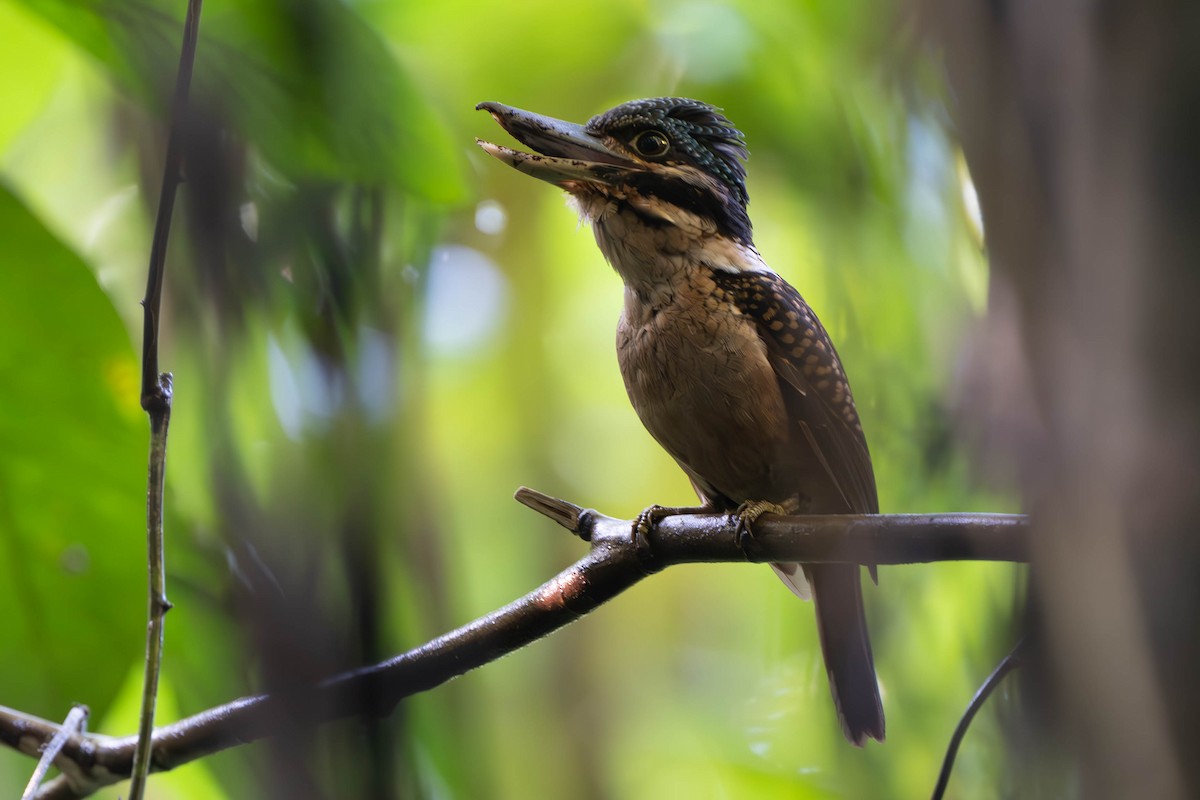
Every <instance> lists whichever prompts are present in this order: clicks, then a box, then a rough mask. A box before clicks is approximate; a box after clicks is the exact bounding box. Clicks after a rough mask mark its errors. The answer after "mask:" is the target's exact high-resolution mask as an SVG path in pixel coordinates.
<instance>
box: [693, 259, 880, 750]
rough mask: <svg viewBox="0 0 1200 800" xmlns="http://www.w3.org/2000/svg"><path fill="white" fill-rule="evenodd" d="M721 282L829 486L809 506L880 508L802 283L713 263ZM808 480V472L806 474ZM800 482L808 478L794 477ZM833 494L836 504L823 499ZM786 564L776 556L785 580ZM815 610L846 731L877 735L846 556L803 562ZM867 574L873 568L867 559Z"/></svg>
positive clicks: (851, 413)
mask: <svg viewBox="0 0 1200 800" xmlns="http://www.w3.org/2000/svg"><path fill="white" fill-rule="evenodd" d="M713 279H714V280H715V281H716V283H717V286H718V287H719V290H720V291H723V292H725V294H726V298H727V299H728V300H730V301H732V302H733V303H734V304H735V305H736V306H737V308H738V309H739V310H740V311H741V312H742V313H743V314H745V315H746V316H747V317H751V318H753V319H754V321H755V323H756V324H757V326H758V332H759V335H760V336H761V337H762V340H763V342H764V343H765V344H766V346H767V352H768V354H769V356H770V358H771V363H772V366H773V367H774V368H775V373H776V374H777V375H778V376H779V387H780V390H781V391H782V392H783V396H784V400H785V402H786V403H787V407H788V413H789V414H790V415H791V417H792V419H794V420H795V421H796V426H797V439H798V442H797V444H798V445H799V444H801V443H803V445H804V446H806V447H807V448H808V449H809V450H810V451H811V452H812V455H813V457H814V458H815V459H816V460H817V461H818V463H819V465H820V470H819V472H818V474H820V472H823V473H824V474H825V476H826V477H827V478H828V480H829V481H830V484H831V486H832V487H833V488H834V490H835V491H833V492H820V493H819V494H820V497H821V504H820V505H816V504H814V507H813V508H811V509H810V511H812V512H816V513H827V514H834V513H846V512H850V513H860V514H874V513H877V512H878V511H879V499H878V497H877V495H876V493H875V474H874V472H873V471H872V469H871V455H870V453H868V452H867V440H866V438H865V437H864V436H863V431H862V425H861V424H860V423H859V420H858V411H857V410H856V409H855V408H854V397H853V396H852V395H851V394H850V384H849V382H848V381H847V380H846V373H845V371H844V370H843V369H842V362H841V360H840V359H839V358H838V355H837V351H836V350H835V349H834V347H833V342H831V341H830V340H829V334H827V333H826V332H825V328H824V327H823V326H822V325H821V322H820V320H818V319H817V315H816V314H814V313H813V312H812V309H811V308H809V307H808V304H807V303H805V302H804V298H802V297H801V296H800V293H799V292H797V291H796V290H795V289H794V288H792V287H791V286H790V285H789V284H788V283H787V281H785V280H783V279H782V278H780V277H779V276H778V275H774V274H772V273H769V272H739V273H717V274H714V278H713ZM806 480H809V479H806ZM797 489H799V490H801V491H806V492H807V491H809V490H810V489H811V487H803V486H799V487H797ZM832 504H837V505H839V506H840V507H837V508H833V507H829V506H830V505H832ZM787 567H788V565H777V569H779V570H781V572H783V577H784V581H785V582H786V583H787V584H789V585H793V586H794V585H795V582H794V581H792V580H791V579H789V578H788V577H787V574H786V570H787ZM804 574H805V575H806V576H807V578H808V581H809V583H810V584H811V586H812V596H813V601H814V603H815V604H816V607H817V608H816V611H817V632H818V634H819V637H820V640H821V651H822V653H823V654H824V657H825V669H826V671H827V672H828V674H829V687H830V689H831V690H832V691H833V702H834V706H835V707H836V708H837V712H838V717H839V719H840V720H841V723H842V731H843V732H844V733H845V734H846V738H847V739H848V740H849V741H850V742H852V743H853V744H856V745H860V746H861V745H862V744H863V743H864V742H865V741H866V740H867V739H868V738H873V739H878V740H879V741H883V738H884V727H885V725H884V718H883V703H882V702H881V700H880V697H879V685H878V682H877V681H876V679H875V661H874V657H873V656H872V654H871V640H870V638H869V636H868V635H867V620H866V616H865V613H864V610H863V598H862V587H861V584H860V582H859V568H858V567H857V566H855V565H852V564H820V565H814V564H810V565H805V566H804ZM871 576H872V577H875V572H874V569H872V570H871Z"/></svg>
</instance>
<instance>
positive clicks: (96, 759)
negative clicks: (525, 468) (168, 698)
mask: <svg viewBox="0 0 1200 800" xmlns="http://www.w3.org/2000/svg"><path fill="white" fill-rule="evenodd" d="M519 499H521V501H522V502H524V503H526V505H530V506H531V507H534V508H537V510H539V511H540V512H542V513H545V514H546V515H547V516H549V517H550V518H552V519H554V520H555V521H556V522H559V523H560V524H563V525H564V527H567V528H568V529H569V530H571V531H572V532H573V533H575V534H576V535H577V536H579V537H580V538H581V539H584V540H585V541H588V542H590V549H589V552H588V554H587V555H586V556H584V557H583V558H582V559H580V560H579V561H578V562H576V563H575V564H573V565H572V566H570V567H569V568H567V569H566V570H564V571H563V572H561V573H559V574H558V575H557V576H555V577H554V578H553V579H552V580H550V581H549V582H547V583H545V584H543V585H542V586H540V587H539V588H537V589H536V590H534V591H533V592H530V593H529V594H527V595H525V596H524V597H522V598H521V599H519V600H517V601H515V602H513V603H510V604H509V605H507V606H505V607H503V608H501V609H499V610H497V611H494V612H492V613H491V614H488V615H487V616H484V617H481V618H479V619H477V620H475V621H474V622H472V623H469V624H467V625H465V626H463V627H461V628H458V629H457V630H454V631H451V632H450V633H447V634H445V635H444V636H441V637H439V638H437V639H434V640H433V641H431V642H429V643H427V644H424V645H422V646H420V647H418V648H416V649H414V650H410V651H408V652H407V653H403V654H401V655H399V656H396V657H395V658H392V659H390V660H388V661H384V662H383V663H380V664H377V665H374V666H371V667H366V668H363V669H358V670H354V671H351V672H347V673H343V674H340V675H336V676H334V677H332V678H329V679H328V680H326V681H324V682H322V683H320V684H318V685H316V686H314V687H313V688H312V690H311V691H309V692H305V693H303V694H302V695H299V694H293V695H290V696H286V697H284V696H275V695H260V696H257V697H244V698H241V699H239V700H235V701H233V702H232V703H228V704H226V705H223V706H218V707H216V708H212V709H209V710H208V711H204V712H202V713H200V714H197V715H195V716H192V717H188V718H187V719H183V720H180V721H179V722H176V723H173V724H171V725H166V726H163V727H160V728H158V729H156V730H155V731H154V747H153V759H152V761H151V769H153V770H168V769H173V768H175V767H177V766H180V765H181V764H185V763H187V762H189V761H194V760H196V759H198V758H202V757H204V756H207V755H211V754H213V753H216V752H220V751H222V750H227V749H229V748H232V747H238V746H240V745H243V744H246V743H248V742H252V741H255V740H258V739H261V738H264V737H266V736H271V735H274V734H276V733H279V732H280V731H282V730H285V729H289V728H294V727H295V726H296V725H299V724H309V725H311V724H318V723H322V722H326V721H329V720H333V719H338V718H342V717H348V716H353V715H358V714H371V715H375V716H381V715H386V714H389V713H391V711H392V709H393V708H394V707H395V705H396V704H397V703H398V702H400V701H401V700H403V699H404V698H406V697H409V696H411V695H413V694H416V693H418V692H423V691H426V690H428V689H432V688H434V687H436V686H440V685H441V684H443V683H445V682H446V681H448V680H450V679H451V678H454V677H456V676H459V675H462V674H463V673H465V672H469V671H470V670H473V669H475V668H476V667H479V666H482V665H484V664H488V663H490V662H492V661H495V660H497V659H499V658H500V657H502V656H504V655H507V654H508V653H511V652H513V651H515V650H518V649H520V648H521V647H524V646H525V645H527V644H529V643H531V642H534V641H536V640H537V639H540V638H542V637H543V636H546V635H547V634H549V633H552V632H553V631H555V630H557V629H559V628H561V627H563V626H565V625H567V624H568V623H570V622H573V621H574V620H576V619H578V618H580V617H581V616H583V615H585V614H587V613H588V612H590V611H592V610H593V609H595V608H597V607H598V606H600V605H601V604H603V603H604V602H606V601H607V600H610V599H611V598H613V597H615V596H616V595H618V594H620V593H621V592H623V591H625V590H626V589H628V588H629V587H631V586H633V585H634V584H635V583H637V582H638V581H640V580H642V579H643V578H645V577H646V576H648V575H651V574H653V573H654V572H657V571H659V570H662V569H664V568H666V567H668V566H671V565H673V564H685V563H696V562H742V563H745V562H747V561H753V562H764V561H805V562H810V563H811V562H844V563H860V564H909V563H923V562H933V561H949V560H963V559H970V560H991V561H1024V560H1026V555H1027V553H1028V549H1029V545H1028V527H1027V522H1026V519H1025V518H1024V517H1023V516H1018V515H1012V514H900V515H863V516H860V515H841V516H838V515H833V516H800V517H775V516H763V517H762V518H760V519H759V520H758V522H757V523H756V524H755V529H754V536H753V538H752V539H751V540H750V541H749V542H747V543H746V545H745V549H743V548H741V547H739V546H738V536H737V524H736V521H735V520H734V519H733V518H731V517H730V516H728V515H720V514H713V515H695V516H684V515H680V516H672V517H667V518H665V519H663V520H662V521H661V522H660V523H659V524H658V525H657V526H656V527H655V528H653V529H652V530H651V531H650V533H649V535H648V536H647V537H646V542H645V546H639V545H638V544H636V543H635V542H634V540H633V536H632V522H631V521H630V520H622V519H614V518H613V517H608V516H605V515H603V514H600V513H598V512H596V511H592V510H586V509H582V508H579V507H578V506H575V505H572V504H571V503H567V502H565V501H562V500H556V499H554V498H551V497H547V496H546V495H542V494H540V493H538V492H533V491H532V490H528V489H523V490H521V492H520V493H519ZM57 729H58V726H56V725H55V724H54V723H52V722H47V721H45V720H40V719H38V718H36V717H31V716H29V715H26V714H21V713H20V712H16V711H11V710H7V709H3V708H0V743H3V744H7V745H8V746H10V747H15V748H17V749H20V750H21V751H22V752H29V750H30V748H31V746H33V745H35V744H37V743H40V742H41V741H46V740H48V739H49V738H50V737H51V736H53V735H54V732H56V731H57ZM135 742H136V737H125V738H120V739H118V738H111V737H104V736H95V735H88V736H71V737H69V738H68V740H67V743H66V745H65V746H64V747H63V757H64V758H67V759H71V760H73V761H74V762H75V763H76V765H77V768H76V769H74V770H70V771H68V772H65V773H64V775H62V776H60V777H59V778H57V779H55V780H54V781H51V782H50V783H48V784H46V785H45V786H43V787H42V790H41V792H39V794H38V795H37V796H38V797H39V798H42V800H46V799H47V798H65V797H83V796H86V795H87V794H90V793H91V792H94V791H96V790H97V789H99V788H101V787H102V786H105V785H109V784H112V783H117V782H119V781H121V780H123V779H124V777H125V776H128V775H129V774H130V770H131V767H132V759H133V749H134V745H135Z"/></svg>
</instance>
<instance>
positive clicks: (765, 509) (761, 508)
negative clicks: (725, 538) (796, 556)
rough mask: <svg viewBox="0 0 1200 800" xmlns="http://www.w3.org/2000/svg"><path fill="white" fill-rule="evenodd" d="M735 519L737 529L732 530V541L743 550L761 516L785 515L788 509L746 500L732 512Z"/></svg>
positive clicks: (766, 502) (764, 501)
mask: <svg viewBox="0 0 1200 800" xmlns="http://www.w3.org/2000/svg"><path fill="white" fill-rule="evenodd" d="M733 513H734V517H736V518H737V527H736V528H734V533H733V536H734V541H735V542H736V543H737V546H738V547H739V548H740V549H742V550H745V549H746V544H747V543H748V542H749V540H751V539H753V538H754V523H755V522H757V521H758V518H759V517H761V516H762V515H763V514H780V515H787V514H788V513H789V509H788V508H786V507H784V506H781V505H779V504H778V503H772V502H770V501H768V500H747V501H746V502H744V503H742V504H741V505H740V506H738V507H737V511H735V512H733Z"/></svg>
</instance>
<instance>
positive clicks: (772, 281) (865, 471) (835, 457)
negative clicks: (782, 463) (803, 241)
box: [713, 271, 879, 514]
mask: <svg viewBox="0 0 1200 800" xmlns="http://www.w3.org/2000/svg"><path fill="white" fill-rule="evenodd" d="M713 280H714V281H715V282H716V284H717V287H718V289H719V290H720V291H723V292H724V293H725V294H726V296H727V299H729V300H730V301H731V302H733V303H734V305H736V306H737V308H738V309H739V310H740V311H741V312H742V313H743V314H745V315H746V316H748V317H751V318H753V319H754V321H755V323H756V324H757V325H758V332H759V335H760V336H761V337H762V340H763V342H764V343H765V344H766V346H767V351H768V353H769V354H770V358H771V362H772V365H773V366H774V367H775V371H776V373H777V374H778V375H779V385H780V389H781V390H782V392H783V396H784V399H785V402H786V403H787V406H788V411H789V413H790V414H791V416H792V419H794V420H796V423H797V426H798V434H797V435H798V436H799V437H800V439H801V440H803V441H805V442H806V443H807V444H808V446H809V447H810V448H811V449H812V451H813V453H814V455H815V457H816V458H817V459H818V461H819V463H820V464H821V467H822V471H823V472H825V473H826V475H827V476H828V478H829V479H830V481H831V482H832V483H833V484H834V486H836V488H837V489H838V491H839V492H840V494H841V497H842V498H843V499H844V501H845V507H844V508H824V507H822V508H813V509H812V511H813V512H814V513H830V514H832V513H858V514H875V513H878V511H879V498H878V496H877V494H876V490H875V473H874V471H873V470H872V468H871V454H870V452H869V451H868V450H867V440H866V437H865V436H863V430H862V424H861V423H860V422H859V419H858V411H857V409H856V408H855V407H854V396H853V395H852V394H851V393H850V383H849V381H848V380H847V379H846V372H845V370H843V369H842V362H841V359H839V358H838V354H837V350H835V349H834V346H833V342H832V341H830V339H829V334H828V333H826V332H825V328H824V326H822V325H821V321H820V320H819V319H817V315H816V314H814V313H813V310H812V309H811V308H809V306H808V303H806V302H804V298H803V297H801V296H800V293H799V292H797V291H796V290H795V289H794V288H793V287H792V286H791V284H789V283H788V282H787V281H785V280H784V279H783V278H780V277H779V276H778V275H775V274H774V273H770V272H722V271H715V272H714V274H713Z"/></svg>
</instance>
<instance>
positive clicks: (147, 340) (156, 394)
mask: <svg viewBox="0 0 1200 800" xmlns="http://www.w3.org/2000/svg"><path fill="white" fill-rule="evenodd" d="M201 5H203V2H202V0H188V7H187V19H186V21H185V23H184V27H183V45H182V47H181V50H180V53H179V71H178V72H177V73H176V77H175V93H174V96H173V98H172V102H171V111H170V128H169V131H168V133H167V154H166V163H165V164H164V165H163V180H162V191H161V192H160V193H159V199H158V213H157V214H156V216H155V218H154V240H153V242H152V243H151V245H150V267H149V270H148V272H147V275H146V296H145V297H144V298H143V300H142V309H143V312H144V317H143V319H144V326H143V332H142V408H144V409H145V410H146V413H147V414H148V415H149V417H150V466H149V469H148V470H147V483H148V486H147V489H146V537H147V545H148V551H149V562H150V569H149V573H150V581H149V583H150V611H149V616H150V621H149V624H148V625H147V628H146V674H145V680H144V682H143V684H142V710H141V715H140V717H139V719H138V740H137V748H136V749H135V750H134V756H133V774H132V783H131V784H130V787H129V798H130V800H141V798H142V796H143V795H144V794H145V787H146V776H147V775H148V774H149V772H150V746H151V743H152V738H151V737H152V734H153V732H154V709H155V705H156V703H157V700H158V677H159V673H160V672H161V670H162V650H163V633H164V617H165V615H166V613H167V611H169V610H170V608H171V603H170V601H169V600H167V580H166V569H165V566H164V554H163V480H164V478H165V476H166V468H167V430H168V428H169V427H170V423H171V391H172V389H171V374H170V373H159V371H158V322H159V310H160V308H161V307H162V286H163V270H164V266H165V264H166V258H167V241H168V239H169V238H170V233H171V216H172V212H173V211H174V208H175V194H176V190H177V189H178V188H179V183H180V180H181V178H182V168H183V159H182V149H183V144H182V142H181V141H180V139H181V138H182V137H181V133H182V127H183V119H184V110H185V108H186V106H187V97H188V89H189V88H190V86H191V83H192V65H193V64H194V63H195V60H196V41H197V38H198V35H199V31H200V7H201Z"/></svg>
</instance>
